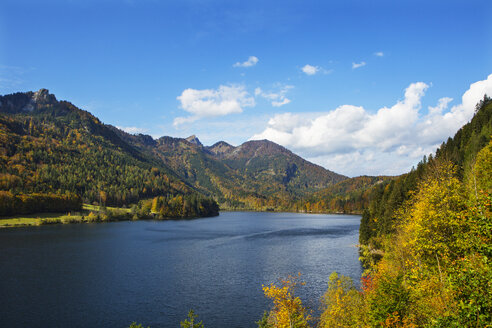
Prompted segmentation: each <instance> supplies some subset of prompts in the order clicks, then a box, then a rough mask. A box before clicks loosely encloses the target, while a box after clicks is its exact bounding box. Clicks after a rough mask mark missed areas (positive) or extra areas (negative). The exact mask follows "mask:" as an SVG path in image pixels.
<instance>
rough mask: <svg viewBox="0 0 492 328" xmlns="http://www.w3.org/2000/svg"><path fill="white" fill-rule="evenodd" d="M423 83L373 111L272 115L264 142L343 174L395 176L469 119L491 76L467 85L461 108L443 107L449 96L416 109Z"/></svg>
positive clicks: (347, 108) (490, 88)
mask: <svg viewBox="0 0 492 328" xmlns="http://www.w3.org/2000/svg"><path fill="white" fill-rule="evenodd" d="M428 87H429V86H428V85H427V84H426V83H423V82H417V83H412V84H410V85H409V86H408V87H407V88H406V89H405V92H404V97H403V99H401V100H399V101H397V102H396V103H395V104H394V105H392V106H391V107H383V108H380V109H379V110H377V111H376V112H370V111H367V110H366V109H365V108H363V107H360V106H353V105H343V106H340V107H338V108H336V109H334V110H330V111H328V112H324V113H317V114H316V116H315V117H309V116H308V115H305V114H302V115H301V114H293V113H280V114H276V115H274V116H273V117H272V118H271V119H270V120H269V121H268V124H267V127H266V128H265V129H264V131H263V132H261V133H259V134H256V135H254V136H253V137H252V138H251V139H256V140H258V139H269V140H271V141H274V142H277V143H279V144H281V145H283V146H285V147H287V148H290V149H292V150H294V151H295V152H298V153H299V154H301V155H302V156H304V157H306V158H308V159H309V160H311V161H313V162H315V163H318V164H320V165H323V166H325V167H327V168H329V169H332V170H335V171H337V172H340V173H343V174H347V175H351V176H354V175H360V174H372V175H377V174H401V173H403V172H406V171H408V170H409V169H410V168H411V166H412V165H415V164H416V163H417V162H418V161H419V160H420V159H421V158H422V156H423V155H425V154H429V153H431V152H433V151H435V149H436V148H437V147H438V146H439V144H440V143H441V142H442V141H444V140H446V139H447V138H448V137H449V136H452V135H454V133H455V132H456V131H457V130H458V129H459V128H460V127H461V126H462V125H463V124H465V123H467V122H468V121H469V120H470V119H471V118H472V117H473V113H474V111H475V105H476V103H477V102H478V101H479V100H480V99H482V98H483V95H484V94H485V93H486V94H488V95H492V74H491V75H489V76H488V78H487V79H486V80H483V81H479V82H476V83H473V84H471V85H470V88H469V89H468V90H467V91H466V92H465V93H464V94H463V97H462V99H461V104H458V105H455V106H453V107H451V108H450V109H448V106H449V104H450V102H451V101H452V99H451V98H447V97H445V98H441V99H440V100H439V101H438V103H437V104H436V106H430V107H429V108H428V111H425V112H424V111H422V110H421V108H422V98H423V97H424V95H425V92H426V90H427V89H428Z"/></svg>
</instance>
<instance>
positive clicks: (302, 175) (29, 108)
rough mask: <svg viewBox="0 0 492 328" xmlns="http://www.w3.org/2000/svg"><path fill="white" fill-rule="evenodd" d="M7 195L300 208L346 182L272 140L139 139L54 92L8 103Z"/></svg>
mask: <svg viewBox="0 0 492 328" xmlns="http://www.w3.org/2000/svg"><path fill="white" fill-rule="evenodd" d="M0 127H1V135H0V154H1V159H0V165H1V167H0V169H1V170H0V174H1V176H0V177H1V178H0V190H10V191H12V192H14V193H20V192H23V193H33V192H56V193H65V192H71V193H75V194H78V195H81V196H82V197H83V199H84V201H86V202H99V201H101V198H105V199H106V201H107V203H108V204H114V205H122V204H129V203H132V202H135V201H137V200H139V199H141V198H148V197H153V196H158V195H164V194H172V195H176V194H189V193H193V192H198V193H201V194H203V195H207V196H212V197H214V198H215V199H216V200H218V201H219V202H220V203H221V204H222V207H224V208H247V209H266V208H272V209H291V208H292V204H293V203H294V202H295V201H296V200H299V199H301V198H302V197H306V196H308V195H310V194H311V193H313V192H315V191H318V190H322V189H323V188H326V187H329V186H331V185H333V184H335V183H337V182H340V181H342V180H345V179H346V177H344V176H342V175H339V174H336V173H334V172H331V171H328V170H326V169H324V168H322V167H320V166H318V165H315V164H312V163H310V162H308V161H306V160H304V159H302V158H301V157H299V156H297V155H295V154H293V153H292V152H290V151H289V150H287V149H285V148H284V147H282V146H280V145H277V144H275V143H273V142H270V141H267V140H259V141H248V142H246V143H244V144H242V145H240V146H238V147H234V146H232V145H229V144H227V143H226V142H223V141H221V142H218V143H216V144H215V145H213V146H210V147H206V146H203V145H202V143H201V142H200V140H199V139H198V138H197V137H196V136H191V137H189V138H186V139H182V138H172V137H161V138H159V139H157V140H154V139H153V138H152V137H150V136H146V135H142V134H139V135H131V134H128V133H126V132H124V131H121V130H120V129H117V128H116V127H113V126H110V125H105V124H103V123H101V122H100V121H99V120H98V119H97V118H96V117H94V116H93V115H91V114H90V113H89V112H86V111H84V110H81V109H79V108H77V107H75V106H74V105H72V104H71V103H69V102H66V101H58V100H57V99H56V97H55V96H54V95H52V94H50V93H49V92H48V90H46V89H41V90H39V91H37V92H26V93H16V94H12V95H6V96H1V97H0Z"/></svg>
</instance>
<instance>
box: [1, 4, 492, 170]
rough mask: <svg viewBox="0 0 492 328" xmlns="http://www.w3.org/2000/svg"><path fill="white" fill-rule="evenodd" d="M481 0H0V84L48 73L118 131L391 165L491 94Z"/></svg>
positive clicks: (49, 80) (66, 94)
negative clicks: (273, 146) (276, 146)
mask: <svg viewBox="0 0 492 328" xmlns="http://www.w3.org/2000/svg"><path fill="white" fill-rule="evenodd" d="M491 10H492V4H491V3H490V1H473V0H472V1H420V0H417V1H367V0H366V1H347V0H345V1H282V2H278V1H198V0H197V1H186V0H181V1H151V0H142V1H117V0H114V1H111V0H101V1H95V0H85V1H79V0H72V1H50V0H48V1H22V0H16V1H11V0H4V1H2V3H1V4H0V94H7V93H12V92H17V91H29V90H38V89H40V88H47V89H49V90H50V91H51V92H52V93H54V94H55V95H56V96H57V98H58V99H64V100H69V101H71V102H72V103H74V104H75V105H77V106H78V107H81V108H83V109H86V110H88V111H90V112H92V113H93V114H94V115H96V116H97V117H99V118H100V119H101V120H102V121H103V122H105V123H108V124H112V125H115V126H118V127H122V128H125V129H126V130H128V131H130V132H143V133H146V134H150V135H152V136H154V137H158V136H162V135H170V136H177V137H186V136H188V135H191V134H196V135H197V136H198V137H199V138H200V139H201V140H202V142H203V143H205V144H213V143H215V142H216V141H219V140H225V141H228V142H230V143H232V144H234V145H238V144H240V143H242V142H244V141H246V140H249V139H250V138H268V139H271V140H273V141H275V142H278V143H281V144H283V145H284V146H286V147H287V148H289V149H291V150H293V151H294V152H296V153H298V154H300V155H302V156H303V157H306V158H308V159H309V160H311V161H313V162H316V163H318V164H320V165H323V166H324V167H326V168H328V169H332V170H335V171H337V172H340V173H344V174H347V175H350V176H356V175H360V174H399V173H403V172H405V171H407V170H409V169H410V168H411V166H412V165H415V164H416V163H417V162H418V161H419V160H420V159H421V157H422V155H423V154H426V153H429V152H431V151H433V150H434V149H435V147H436V146H437V145H438V144H440V143H441V142H442V141H443V140H445V139H446V138H447V137H448V136H450V135H453V134H454V133H455V132H456V129H457V128H458V127H459V126H461V125H462V124H463V123H464V122H466V121H467V120H469V119H470V117H471V115H472V114H473V110H472V109H470V108H469V107H470V106H471V105H469V103H473V102H474V101H476V99H479V98H480V97H481V96H482V95H483V93H484V92H486V91H487V90H490V91H489V92H488V93H489V94H492V77H490V78H489V75H490V74H491V73H492V46H491V44H490V40H492V23H491V22H492V21H491V20H490V14H489V13H490V12H491ZM307 65H308V66H307ZM478 81H482V82H483V83H478V84H474V87H473V88H472V87H471V86H472V84H473V83H476V82H478ZM419 83H421V84H419ZM467 91H468V98H467V100H465V99H464V98H462V97H463V95H464V94H465V93H466V92H467ZM406 92H407V95H406ZM448 98H452V100H449V99H448ZM440 99H444V100H442V101H441V107H439V106H438V104H439V102H440ZM429 107H431V108H435V110H432V109H431V110H429ZM438 107H439V108H438ZM431 112H432V113H431ZM431 114H432V115H431ZM446 114H449V115H447V116H448V117H445V116H446ZM449 116H451V117H449ZM402 131H406V133H402ZM436 131H437V132H436Z"/></svg>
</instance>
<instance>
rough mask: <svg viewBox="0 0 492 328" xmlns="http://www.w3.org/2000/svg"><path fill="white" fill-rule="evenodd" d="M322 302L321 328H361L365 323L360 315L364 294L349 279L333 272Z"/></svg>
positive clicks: (319, 324) (319, 325)
mask: <svg viewBox="0 0 492 328" xmlns="http://www.w3.org/2000/svg"><path fill="white" fill-rule="evenodd" d="M321 302H322V311H323V312H322V314H321V317H320V321H319V323H318V327H319V328H328V327H330V328H331V327H333V328H342V327H360V326H361V325H362V324H363V323H364V320H365V318H364V317H363V316H361V315H360V314H362V311H361V310H362V307H363V306H364V303H363V298H362V294H361V293H360V292H359V291H358V290H357V289H356V288H355V287H354V284H353V282H352V280H351V279H350V278H349V277H345V276H339V275H338V274H337V273H336V272H333V273H332V274H331V275H330V278H329V281H328V289H327V290H326V292H325V294H324V295H323V298H322V299H321Z"/></svg>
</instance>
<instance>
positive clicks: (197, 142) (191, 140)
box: [185, 135, 203, 146]
mask: <svg viewBox="0 0 492 328" xmlns="http://www.w3.org/2000/svg"><path fill="white" fill-rule="evenodd" d="M185 140H186V141H188V142H189V143H192V144H195V145H197V146H203V145H202V143H201V142H200V140H199V139H198V138H197V137H196V135H192V136H189V137H188V138H186V139H185Z"/></svg>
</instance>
